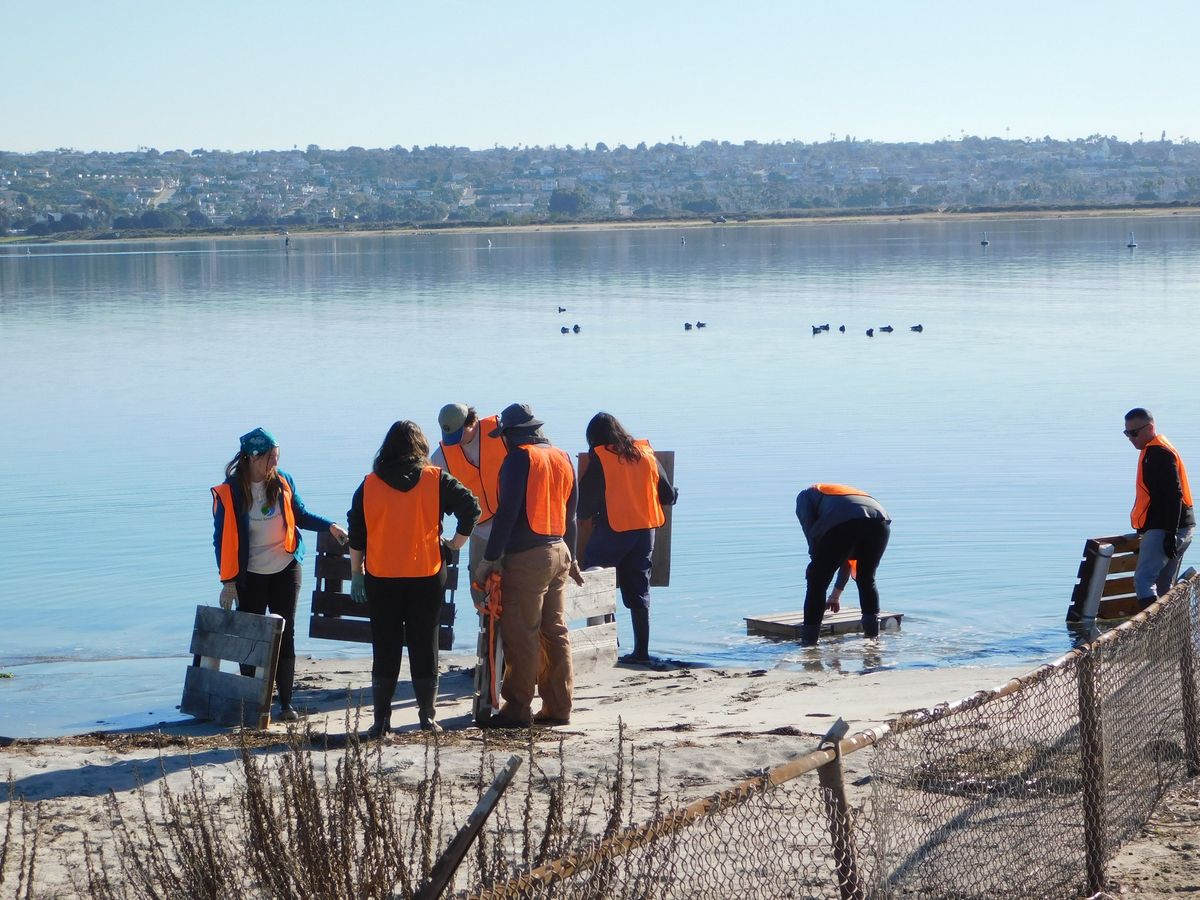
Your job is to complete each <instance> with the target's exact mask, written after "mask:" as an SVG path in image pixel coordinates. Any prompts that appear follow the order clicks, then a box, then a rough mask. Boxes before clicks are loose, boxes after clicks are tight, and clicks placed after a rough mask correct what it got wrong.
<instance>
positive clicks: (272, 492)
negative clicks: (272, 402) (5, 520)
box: [212, 428, 346, 722]
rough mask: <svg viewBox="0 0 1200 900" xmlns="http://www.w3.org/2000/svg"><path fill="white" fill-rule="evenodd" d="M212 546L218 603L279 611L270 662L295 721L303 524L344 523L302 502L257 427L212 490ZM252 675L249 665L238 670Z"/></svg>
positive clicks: (320, 527)
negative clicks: (278, 634) (278, 635)
mask: <svg viewBox="0 0 1200 900" xmlns="http://www.w3.org/2000/svg"><path fill="white" fill-rule="evenodd" d="M212 495H213V547H214V548H215V549H216V552H217V567H218V569H219V570H220V573H221V598H220V602H221V607H222V608H223V609H229V608H230V607H232V606H234V605H235V604H236V605H237V608H238V610H239V611H240V612H249V613H255V614H257V615H264V614H265V613H266V612H268V611H270V612H272V613H275V614H276V615H278V616H282V617H283V621H284V627H283V643H282V644H281V645H280V647H279V662H278V664H277V665H276V668H275V689H276V691H277V692H278V695H279V718H280V719H281V720H282V721H284V722H294V721H295V720H296V719H298V718H299V717H300V714H299V713H297V712H296V710H295V709H293V708H292V681H293V680H294V678H295V675H296V603H297V601H298V600H299V598H300V562H301V560H303V559H304V541H303V540H302V539H301V537H300V529H302V528H304V529H307V530H309V531H328V532H329V533H330V534H332V535H333V536H334V538H336V539H337V540H339V541H341V542H342V543H345V541H346V530H345V529H344V528H342V526H341V525H338V524H337V523H336V522H331V521H330V520H329V519H325V518H322V517H321V516H317V515H313V514H312V513H310V512H309V511H308V510H307V509H305V507H304V501H303V500H301V499H300V495H299V494H298V493H297V492H296V482H295V481H294V480H293V479H292V476H291V475H289V474H288V473H287V472H285V471H283V470H282V469H280V468H279V442H278V441H276V440H275V437H274V436H273V435H272V434H271V433H270V432H269V431H266V430H264V429H262V428H255V429H254V430H253V431H250V432H247V433H246V434H243V435H242V436H241V438H240V444H239V446H238V452H237V454H236V455H235V456H234V457H233V459H231V460H230V461H229V464H228V465H227V466H226V467H225V480H224V481H223V482H222V483H221V484H219V485H217V486H216V487H214V488H213V489H212ZM242 674H244V675H251V674H253V670H252V669H250V670H247V669H245V668H244V669H243V670H242Z"/></svg>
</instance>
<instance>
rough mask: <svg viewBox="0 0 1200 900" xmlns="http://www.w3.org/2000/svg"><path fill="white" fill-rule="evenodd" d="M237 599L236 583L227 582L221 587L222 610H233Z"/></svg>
mask: <svg viewBox="0 0 1200 900" xmlns="http://www.w3.org/2000/svg"><path fill="white" fill-rule="evenodd" d="M237 598H238V596H237V583H236V582H233V581H227V582H225V583H224V584H222V585H221V596H220V598H219V601H218V602H219V603H220V604H221V609H233V607H234V605H235V604H236V603H237Z"/></svg>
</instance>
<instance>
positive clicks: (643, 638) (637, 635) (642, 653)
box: [629, 607, 650, 660]
mask: <svg viewBox="0 0 1200 900" xmlns="http://www.w3.org/2000/svg"><path fill="white" fill-rule="evenodd" d="M629 616H630V618H631V619H632V620H633V652H632V653H630V654H629V656H630V657H631V658H632V659H634V660H648V659H649V658H650V609H649V608H648V607H642V608H641V609H631V610H629Z"/></svg>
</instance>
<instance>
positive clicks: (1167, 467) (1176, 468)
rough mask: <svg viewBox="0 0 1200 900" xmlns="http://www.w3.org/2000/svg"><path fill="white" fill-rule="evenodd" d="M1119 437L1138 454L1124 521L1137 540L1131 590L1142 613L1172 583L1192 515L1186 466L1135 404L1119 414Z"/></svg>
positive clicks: (1193, 522) (1192, 522)
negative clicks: (1129, 509) (1122, 417)
mask: <svg viewBox="0 0 1200 900" xmlns="http://www.w3.org/2000/svg"><path fill="white" fill-rule="evenodd" d="M1125 437H1127V438H1129V443H1131V444H1133V446H1134V449H1136V450H1138V451H1140V453H1139V456H1138V467H1137V478H1136V480H1135V494H1134V502H1133V511H1132V512H1131V513H1130V514H1129V522H1130V524H1131V525H1132V526H1133V527H1134V529H1135V530H1136V531H1137V533H1138V534H1140V535H1141V536H1142V541H1141V547H1140V549H1139V550H1138V561H1137V568H1136V569H1135V570H1134V573H1133V586H1134V590H1135V591H1136V592H1137V601H1138V605H1139V606H1140V607H1141V608H1142V609H1145V608H1146V607H1148V606H1149V605H1150V604H1151V603H1153V602H1154V601H1155V600H1157V599H1158V598H1159V597H1161V596H1163V595H1164V594H1166V593H1167V591H1169V590H1170V589H1171V585H1173V584H1174V583H1175V579H1176V577H1177V576H1178V574H1179V565H1180V561H1181V560H1182V559H1183V554H1184V552H1185V551H1186V550H1187V548H1188V546H1189V545H1190V544H1191V543H1192V531H1193V529H1194V528H1195V525H1196V517H1195V514H1194V513H1193V512H1192V491H1191V488H1190V487H1189V486H1188V477H1187V468H1186V467H1185V466H1184V464H1183V459H1182V458H1181V457H1180V455H1179V451H1178V450H1176V449H1175V448H1174V447H1173V446H1172V445H1171V443H1170V441H1168V440H1167V439H1166V438H1165V437H1163V436H1162V435H1161V434H1159V433H1158V432H1157V431H1156V430H1155V428H1154V416H1152V415H1151V414H1150V412H1149V411H1148V410H1146V409H1143V408H1142V407H1140V406H1139V407H1136V408H1135V409H1131V410H1130V411H1129V412H1127V413H1125Z"/></svg>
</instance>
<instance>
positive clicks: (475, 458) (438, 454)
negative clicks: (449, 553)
mask: <svg viewBox="0 0 1200 900" xmlns="http://www.w3.org/2000/svg"><path fill="white" fill-rule="evenodd" d="M461 446H462V451H463V456H465V457H466V458H467V462H469V463H470V464H471V465H473V466H475V467H476V468H479V431H476V432H475V440H473V441H471V442H470V443H469V444H462V445H461ZM429 464H430V465H433V466H437V467H438V468H439V469H445V470H446V471H447V472H450V467H449V466H448V465H446V454H444V453H443V452H442V445H441V444H438V445H437V447H435V448H434V450H433V453H432V454H431V455H430V457H429ZM450 474H451V475H453V474H454V473H453V472H450ZM475 499H476V500H478V499H479V498H478V497H476V498H475ZM481 505H482V504H481ZM491 536H492V520H491V519H488V520H487V521H486V522H480V523H479V524H478V525H476V526H475V530H474V531H472V532H471V537H472V539H474V540H476V541H483V542H484V543H485V544H486V543H487V540H488V538H489V537H491Z"/></svg>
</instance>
